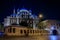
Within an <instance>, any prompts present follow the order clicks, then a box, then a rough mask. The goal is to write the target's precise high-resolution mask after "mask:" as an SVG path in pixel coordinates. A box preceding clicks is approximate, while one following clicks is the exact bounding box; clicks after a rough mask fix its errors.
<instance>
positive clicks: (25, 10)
mask: <svg viewBox="0 0 60 40" xmlns="http://www.w3.org/2000/svg"><path fill="white" fill-rule="evenodd" d="M20 12H29V11H28V10H27V9H21V10H20Z"/></svg>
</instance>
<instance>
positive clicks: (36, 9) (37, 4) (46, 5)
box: [0, 0, 60, 22]
mask: <svg viewBox="0 0 60 40" xmlns="http://www.w3.org/2000/svg"><path fill="white" fill-rule="evenodd" d="M23 6H24V8H26V9H28V10H29V9H31V10H32V13H33V14H37V15H38V14H39V13H42V14H43V15H44V17H45V18H46V19H56V20H60V2H59V1H51V0H50V1H49V0H48V1H47V0H45V1H40V0H0V22H2V21H3V19H4V18H5V17H6V16H8V15H10V14H12V13H13V9H14V8H16V9H18V8H20V9H21V8H23Z"/></svg>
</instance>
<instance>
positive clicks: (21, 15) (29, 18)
mask: <svg viewBox="0 0 60 40" xmlns="http://www.w3.org/2000/svg"><path fill="white" fill-rule="evenodd" d="M38 21H39V18H38V16H36V15H32V11H31V10H27V9H17V12H15V9H14V10H13V14H11V15H10V16H7V18H5V19H4V26H10V25H12V24H16V25H21V26H29V27H33V28H36V27H37V25H36V24H37V23H38ZM24 23H25V24H24Z"/></svg>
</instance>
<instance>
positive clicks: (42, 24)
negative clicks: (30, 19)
mask: <svg viewBox="0 0 60 40" xmlns="http://www.w3.org/2000/svg"><path fill="white" fill-rule="evenodd" d="M46 26H47V23H46V22H39V23H38V28H39V29H44V28H46Z"/></svg>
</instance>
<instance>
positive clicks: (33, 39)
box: [0, 35, 60, 40]
mask: <svg viewBox="0 0 60 40" xmlns="http://www.w3.org/2000/svg"><path fill="white" fill-rule="evenodd" d="M0 40H60V36H59V35H58V36H57V35H50V36H28V37H0Z"/></svg>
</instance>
